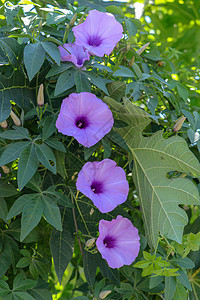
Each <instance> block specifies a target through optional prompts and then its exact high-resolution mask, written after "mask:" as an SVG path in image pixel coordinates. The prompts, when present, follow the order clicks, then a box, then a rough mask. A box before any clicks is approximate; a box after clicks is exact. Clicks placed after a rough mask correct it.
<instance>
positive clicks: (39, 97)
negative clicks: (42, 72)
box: [37, 83, 44, 106]
mask: <svg viewBox="0 0 200 300" xmlns="http://www.w3.org/2000/svg"><path fill="white" fill-rule="evenodd" d="M37 104H38V105H39V106H43V105H44V85H43V83H42V84H40V87H39V90H38V95H37Z"/></svg>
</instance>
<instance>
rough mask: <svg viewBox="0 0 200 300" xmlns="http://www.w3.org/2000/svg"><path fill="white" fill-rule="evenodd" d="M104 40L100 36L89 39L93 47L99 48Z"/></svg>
mask: <svg viewBox="0 0 200 300" xmlns="http://www.w3.org/2000/svg"><path fill="white" fill-rule="evenodd" d="M101 42H102V40H101V38H100V37H98V36H90V37H89V39H88V44H89V45H90V46H93V47H98V46H99V45H100V44H101Z"/></svg>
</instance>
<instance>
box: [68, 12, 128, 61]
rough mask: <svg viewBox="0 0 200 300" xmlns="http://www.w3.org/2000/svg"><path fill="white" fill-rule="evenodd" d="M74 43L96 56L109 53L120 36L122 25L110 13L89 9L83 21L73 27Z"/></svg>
mask: <svg viewBox="0 0 200 300" xmlns="http://www.w3.org/2000/svg"><path fill="white" fill-rule="evenodd" d="M73 32H74V35H75V38H76V44H77V45H80V46H83V47H85V48H86V49H87V50H88V51H89V52H90V53H92V54H93V55H97V56H100V57H102V56H104V54H107V55H109V54H110V53H111V52H112V50H113V48H114V47H115V46H116V44H117V43H118V42H119V40H120V39H121V38H122V36H123V34H122V32H123V27H122V25H121V24H120V23H119V22H117V21H116V19H115V17H114V16H113V15H112V14H110V13H103V12H100V11H97V10H91V11H89V15H88V16H87V18H86V20H85V22H83V23H82V24H79V25H77V26H75V27H74V28H73Z"/></svg>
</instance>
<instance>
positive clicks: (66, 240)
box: [50, 208, 75, 283]
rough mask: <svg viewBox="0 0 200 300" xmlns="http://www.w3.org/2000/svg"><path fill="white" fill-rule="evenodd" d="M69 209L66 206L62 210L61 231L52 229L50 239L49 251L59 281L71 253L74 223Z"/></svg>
mask: <svg viewBox="0 0 200 300" xmlns="http://www.w3.org/2000/svg"><path fill="white" fill-rule="evenodd" d="M68 212H69V215H68ZM71 216H72V213H71V211H69V210H67V209H66V208H64V209H63V211H62V227H63V231H58V230H55V229H54V230H53V232H52V235H51V240H50V247H51V253H52V256H53V260H54V265H55V270H56V274H57V276H58V280H59V282H60V283H61V280H62V275H63V273H64V271H65V269H66V268H67V265H68V263H69V262H70V260H71V258H72V254H73V246H74V238H75V236H74V225H73V220H72V218H71Z"/></svg>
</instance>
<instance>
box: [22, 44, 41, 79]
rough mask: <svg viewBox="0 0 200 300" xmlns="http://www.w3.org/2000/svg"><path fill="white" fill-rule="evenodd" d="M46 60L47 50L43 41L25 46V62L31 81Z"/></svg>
mask: <svg viewBox="0 0 200 300" xmlns="http://www.w3.org/2000/svg"><path fill="white" fill-rule="evenodd" d="M44 60H45V50H44V49H43V47H42V45H41V43H35V44H28V45H26V46H25V48H24V64H25V67H26V70H27V73H28V77H29V80H30V81H31V80H32V79H33V77H34V76H35V74H36V73H37V72H38V71H39V70H40V68H41V67H42V65H43V63H44Z"/></svg>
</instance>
